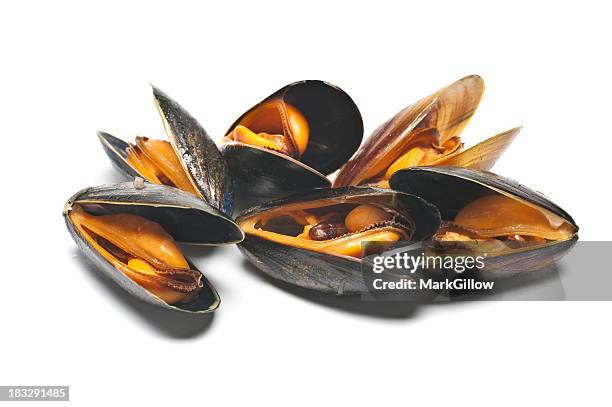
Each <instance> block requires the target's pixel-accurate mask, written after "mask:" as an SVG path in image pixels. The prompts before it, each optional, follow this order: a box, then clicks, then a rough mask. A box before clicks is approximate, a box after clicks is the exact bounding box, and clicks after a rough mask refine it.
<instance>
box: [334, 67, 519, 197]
mask: <svg viewBox="0 0 612 407" xmlns="http://www.w3.org/2000/svg"><path fill="white" fill-rule="evenodd" d="M483 91H484V82H483V80H482V78H480V77H479V76H477V75H472V76H468V77H465V78H463V79H460V80H458V81H457V82H454V83H452V84H451V85H449V86H447V87H445V88H443V89H441V90H439V91H437V92H435V93H433V94H431V95H429V96H427V97H425V98H423V99H421V100H419V101H418V102H416V103H414V104H412V105H410V106H408V107H406V108H404V109H403V110H401V111H400V112H399V113H397V114H396V115H395V116H394V117H392V118H391V119H390V120H389V121H387V122H386V123H384V124H383V125H381V126H380V127H378V128H377V129H376V130H375V131H374V133H372V135H371V136H370V137H369V138H368V139H367V140H366V142H365V143H364V144H363V146H362V147H361V148H360V149H359V151H358V152H357V154H355V156H354V157H353V158H352V159H351V160H350V161H349V162H347V163H346V164H345V165H344V166H343V167H342V168H341V169H340V171H339V173H338V175H337V177H336V179H335V181H334V187H339V186H347V185H363V184H368V185H376V186H379V187H383V188H388V187H389V178H390V177H391V175H392V174H393V173H394V172H396V171H398V170H400V169H403V168H409V167H413V166H456V167H466V168H474V169H480V170H489V169H491V167H493V165H494V164H495V162H496V161H497V159H498V158H499V157H500V155H501V154H502V153H503V152H504V151H505V150H506V148H507V147H508V146H509V145H510V143H511V142H512V141H513V140H514V138H515V137H516V135H517V134H518V133H519V131H520V127H517V128H513V129H511V130H508V131H506V132H503V133H501V134H498V135H496V136H493V137H491V138H489V139H487V140H485V141H483V142H481V143H480V144H477V145H475V146H473V147H471V148H469V149H467V150H463V142H462V141H461V138H460V134H461V132H462V130H463V129H464V127H465V126H466V125H467V123H468V121H469V120H470V118H471V117H472V115H473V114H474V112H475V110H476V108H477V107H478V104H479V103H480V99H481V98H482V93H483Z"/></svg>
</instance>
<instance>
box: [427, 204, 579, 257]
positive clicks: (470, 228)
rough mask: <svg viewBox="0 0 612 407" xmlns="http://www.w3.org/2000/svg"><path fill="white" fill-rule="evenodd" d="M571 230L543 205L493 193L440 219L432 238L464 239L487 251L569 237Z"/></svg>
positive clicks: (460, 240)
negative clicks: (441, 221)
mask: <svg viewBox="0 0 612 407" xmlns="http://www.w3.org/2000/svg"><path fill="white" fill-rule="evenodd" d="M575 233H576V229H575V227H574V226H572V225H571V224H570V223H568V222H567V221H565V220H564V219H563V218H561V217H560V216H558V215H555V214H554V213H552V212H550V211H548V210H546V209H544V208H540V207H536V206H535V205H533V204H528V203H527V202H524V201H522V200H520V199H518V198H511V197H509V196H505V195H502V194H494V195H488V196H484V197H481V198H478V199H476V200H475V201H473V202H471V203H469V204H468V205H466V206H465V207H463V208H462V209H461V210H460V211H459V212H458V213H457V216H456V217H455V219H454V220H453V221H450V222H444V223H443V225H442V227H441V228H440V229H439V230H438V232H437V233H436V236H435V237H434V239H435V240H436V241H437V242H443V243H444V242H467V245H472V246H474V247H479V248H480V249H481V250H482V251H487V252H504V251H508V250H513V249H517V248H523V247H530V246H535V245H541V244H546V243H548V242H551V241H563V240H569V239H571V238H572V237H573V236H574V234H575ZM483 249H484V250H483Z"/></svg>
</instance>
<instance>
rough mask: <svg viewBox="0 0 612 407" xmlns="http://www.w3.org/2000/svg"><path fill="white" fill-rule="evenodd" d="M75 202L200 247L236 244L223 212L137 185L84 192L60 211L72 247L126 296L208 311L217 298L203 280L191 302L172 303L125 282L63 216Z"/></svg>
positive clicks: (236, 231) (237, 236)
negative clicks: (130, 217) (136, 219)
mask: <svg viewBox="0 0 612 407" xmlns="http://www.w3.org/2000/svg"><path fill="white" fill-rule="evenodd" d="M140 181H141V180H140ZM75 204H78V205H79V206H81V207H82V208H83V209H84V210H86V211H87V212H89V213H92V214H99V215H103V214H113V213H130V214H135V215H139V216H142V217H144V218H146V219H149V220H151V221H153V222H156V223H159V224H160V225H161V226H162V227H163V228H164V229H165V230H166V231H167V232H168V233H169V234H170V235H171V236H172V237H173V238H174V239H175V240H177V241H181V242H186V243H192V244H205V245H209V244H222V243H236V242H239V241H241V240H242V238H243V236H244V235H243V233H242V231H241V230H240V228H238V226H237V225H236V224H234V223H233V222H232V221H231V220H230V219H228V218H227V216H226V215H225V214H223V213H221V212H220V211H218V210H217V209H215V208H213V207H211V206H210V205H208V204H207V203H206V202H204V201H202V200H201V199H198V198H197V197H195V196H193V195H191V194H189V193H187V192H184V191H181V190H178V189H176V188H172V187H168V186H164V185H155V184H150V183H145V182H142V183H140V182H138V181H135V182H133V183H132V182H129V183H121V184H116V185H103V186H99V187H92V188H86V189H84V190H82V191H79V192H77V193H76V194H75V195H73V196H72V197H71V198H70V199H69V200H68V202H67V203H66V204H65V205H64V211H63V215H64V219H65V222H66V226H67V228H68V231H69V232H70V235H71V236H72V238H73V239H74V241H75V242H76V243H77V245H78V247H79V248H80V249H81V250H82V251H83V253H84V254H85V255H86V256H87V257H88V258H89V259H90V260H91V261H92V262H93V263H94V264H95V265H96V266H97V267H98V269H100V271H102V272H103V273H104V274H105V275H106V276H108V277H110V278H111V279H112V280H113V281H115V282H116V283H117V284H119V285H120V286H121V287H122V288H123V289H125V290H126V291H128V292H129V293H130V294H132V295H134V296H136V297H138V298H140V299H142V300H144V301H147V302H149V303H152V304H154V305H157V306H160V307H163V308H168V309H172V310H178V311H184V312H191V313H205V312H210V311H213V310H214V309H216V308H217V307H218V306H219V303H220V299H219V295H218V294H217V291H216V289H215V288H214V287H213V286H212V284H210V282H209V281H208V280H206V278H205V277H203V278H202V282H203V287H202V289H201V290H200V293H199V294H198V296H197V298H196V299H194V300H193V301H190V302H188V303H184V304H173V305H170V304H167V303H166V302H164V301H163V300H161V299H160V298H158V297H156V296H155V295H153V294H151V293H150V292H149V291H148V290H146V289H145V288H143V287H142V286H140V285H139V284H137V283H136V282H134V281H133V280H131V279H130V278H129V277H127V276H126V275H124V274H123V273H122V272H121V271H119V270H117V269H116V268H115V267H113V266H112V264H111V263H109V262H108V261H107V260H106V259H105V258H104V257H103V256H102V255H101V254H100V253H98V252H97V251H96V250H95V249H94V248H93V247H92V246H91V245H90V244H89V243H88V242H87V240H86V239H85V238H84V237H83V236H81V233H80V232H79V230H78V229H77V228H76V227H75V226H74V225H73V223H72V221H71V219H70V217H69V216H68V215H69V214H70V211H71V210H72V208H73V206H74V205H75ZM190 264H191V263H190Z"/></svg>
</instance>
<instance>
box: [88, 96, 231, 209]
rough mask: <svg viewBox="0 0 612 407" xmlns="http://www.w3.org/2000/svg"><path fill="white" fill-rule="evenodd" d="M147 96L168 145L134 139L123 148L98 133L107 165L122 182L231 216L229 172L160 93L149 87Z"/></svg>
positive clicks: (196, 127) (201, 133) (194, 124)
mask: <svg viewBox="0 0 612 407" xmlns="http://www.w3.org/2000/svg"><path fill="white" fill-rule="evenodd" d="M153 96H154V100H155V105H156V106H157V109H158V111H159V113H160V116H161V119H162V122H163V124H164V128H165V129H166V133H167V135H168V140H169V141H166V140H154V139H149V138H147V137H140V136H138V137H136V140H135V141H134V142H133V143H126V142H124V141H122V140H120V139H118V138H116V137H114V136H112V135H110V134H108V133H105V132H102V131H100V132H98V137H99V138H100V142H101V143H102V147H103V148H104V151H105V152H106V154H107V155H108V156H109V158H110V159H111V162H112V163H113V164H114V165H115V166H116V167H117V168H118V169H119V170H120V171H121V172H122V173H123V174H124V175H125V176H126V177H127V178H134V177H141V178H144V179H146V180H147V181H149V182H152V183H155V184H162V185H168V186H172V187H176V188H179V189H181V190H183V191H187V192H190V193H192V194H194V195H196V196H198V197H200V198H202V199H204V200H205V201H206V202H208V203H209V204H210V205H212V206H213V207H215V208H217V209H219V210H220V211H222V212H224V213H226V214H231V212H232V200H233V197H232V189H231V177H230V172H229V169H228V168H227V164H226V163H225V160H224V159H223V157H222V156H221V153H220V151H219V150H218V149H217V146H216V144H215V142H214V141H213V140H212V139H211V138H210V136H209V135H208V134H207V133H206V130H204V128H203V127H202V126H201V125H200V123H198V121H197V120H196V119H195V118H194V117H193V116H191V115H190V114H189V113H188V112H187V111H186V110H185V109H183V108H182V107H181V106H180V105H179V104H178V103H177V102H175V101H174V100H172V99H171V98H170V97H169V96H168V95H166V94H165V93H164V92H162V91H161V90H159V89H157V88H155V87H153Z"/></svg>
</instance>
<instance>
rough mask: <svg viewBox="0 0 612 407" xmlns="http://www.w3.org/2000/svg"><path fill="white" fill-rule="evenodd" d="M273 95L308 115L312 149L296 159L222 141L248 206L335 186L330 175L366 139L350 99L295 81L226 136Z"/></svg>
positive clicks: (321, 85)
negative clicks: (330, 179)
mask: <svg viewBox="0 0 612 407" xmlns="http://www.w3.org/2000/svg"><path fill="white" fill-rule="evenodd" d="M274 98H282V99H283V100H285V101H286V102H287V103H290V104H292V105H293V106H295V107H297V108H298V109H299V110H300V111H301V112H302V113H303V114H304V116H305V117H306V119H307V121H308V124H309V127H310V137H309V142H308V147H307V148H306V150H305V151H304V154H303V155H302V156H301V158H300V160H296V159H294V158H291V157H289V156H287V155H284V154H280V153H277V152H274V151H272V150H267V149H263V148H258V147H253V146H249V145H246V144H242V143H233V142H225V143H223V144H222V146H221V151H222V153H223V156H224V157H225V159H226V161H227V163H228V165H229V167H230V171H231V173H232V177H233V179H234V191H235V193H236V196H237V197H236V200H237V201H239V202H241V204H242V206H243V207H248V206H252V205H256V204H258V203H261V202H263V201H264V200H269V199H275V198H281V197H284V196H287V195H289V194H292V193H297V192H302V191H308V190H311V189H313V188H324V187H328V186H330V181H329V180H328V179H326V178H325V175H328V174H330V173H332V172H333V171H335V170H337V169H338V168H340V166H341V165H342V164H344V163H345V162H346V161H347V160H348V159H349V158H350V157H351V156H352V155H353V153H354V152H355V151H357V148H359V145H360V144H361V140H362V138H363V120H362V118H361V113H360V112H359V109H358V108H357V106H356V105H355V103H354V102H353V100H352V99H351V97H350V96H349V95H348V94H346V93H345V92H344V91H343V90H341V89H340V88H338V87H336V86H334V85H331V84H329V83H327V82H323V81H319V80H306V81H300V82H295V83H292V84H289V85H287V86H285V87H283V88H282V89H279V90H278V91H276V92H274V93H273V94H272V95H270V96H268V97H267V98H266V99H264V100H263V101H261V102H260V103H258V104H257V105H255V106H253V107H252V108H251V109H249V110H248V111H246V112H245V113H244V114H243V115H241V116H240V117H239V118H238V119H237V120H236V121H235V122H234V123H233V124H232V125H231V126H230V127H229V129H228V131H227V132H226V134H227V133H229V132H230V131H231V130H232V129H233V128H234V127H235V126H236V125H237V124H238V123H239V122H240V120H241V119H242V118H243V117H244V116H245V115H246V114H248V113H249V112H250V111H252V110H253V109H255V108H257V107H258V106H259V105H261V104H262V103H264V102H266V101H268V100H270V99H274Z"/></svg>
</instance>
